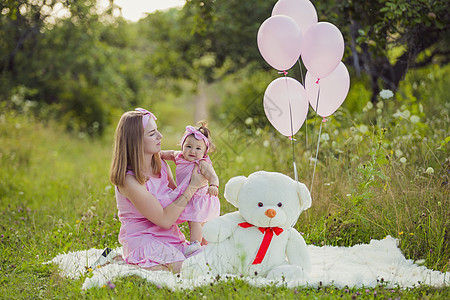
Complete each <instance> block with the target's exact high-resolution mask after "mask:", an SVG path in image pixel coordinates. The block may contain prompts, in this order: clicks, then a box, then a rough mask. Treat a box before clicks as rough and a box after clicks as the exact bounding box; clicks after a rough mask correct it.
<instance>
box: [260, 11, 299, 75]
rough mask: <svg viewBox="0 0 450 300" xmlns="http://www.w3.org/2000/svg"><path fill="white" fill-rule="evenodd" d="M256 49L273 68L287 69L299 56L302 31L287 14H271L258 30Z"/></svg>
mask: <svg viewBox="0 0 450 300" xmlns="http://www.w3.org/2000/svg"><path fill="white" fill-rule="evenodd" d="M257 42H258V49H259V52H260V53H261V55H262V57H263V58H264V59H265V60H266V61H267V63H268V64H269V65H271V66H272V67H273V68H275V69H277V70H280V71H285V70H289V69H290V68H291V67H292V66H293V65H294V64H295V63H296V62H297V60H298V58H299V57H300V51H301V47H302V33H301V31H300V28H299V27H298V25H297V23H295V21H294V20H293V19H292V18H290V17H288V16H273V17H270V18H268V19H267V20H265V21H264V22H263V23H262V24H261V26H260V27H259V30H258V37H257Z"/></svg>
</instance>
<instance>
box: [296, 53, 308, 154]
mask: <svg viewBox="0 0 450 300" xmlns="http://www.w3.org/2000/svg"><path fill="white" fill-rule="evenodd" d="M297 60H298V67H299V69H300V78H301V79H302V85H303V88H305V89H306V87H305V80H304V78H303V69H302V63H301V61H300V58H298V59H297ZM306 116H308V115H306ZM307 119H308V118H307ZM305 136H306V144H305V145H306V147H307V148H306V150H309V144H308V120H306V121H305Z"/></svg>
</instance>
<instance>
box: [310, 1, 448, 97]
mask: <svg viewBox="0 0 450 300" xmlns="http://www.w3.org/2000/svg"><path fill="white" fill-rule="evenodd" d="M315 5H316V8H317V10H318V14H319V19H320V18H321V17H322V20H323V19H324V18H325V20H326V21H329V22H332V23H334V24H336V25H337V26H338V27H339V28H340V29H341V31H342V32H343V34H344V37H345V40H346V44H347V46H348V49H347V51H346V52H347V53H348V55H347V61H348V63H349V64H350V65H352V66H353V67H354V68H355V70H356V72H357V74H359V73H360V72H361V71H364V72H366V73H367V74H368V75H369V77H370V82H371V89H372V102H376V101H377V97H376V96H377V95H378V92H379V91H380V89H381V88H387V89H391V90H393V91H396V90H397V88H398V85H399V82H400V81H401V80H402V79H403V78H404V75H405V74H406V72H407V70H408V69H409V68H417V67H422V66H425V65H427V64H429V63H431V62H433V63H439V64H447V63H448V62H449V56H448V54H449V40H450V36H449V34H450V31H449V28H450V25H449V21H450V17H449V14H448V2H447V1H443V0H437V1H433V0H416V1H409V0H396V1H389V0H377V1H364V0H352V1H315Z"/></svg>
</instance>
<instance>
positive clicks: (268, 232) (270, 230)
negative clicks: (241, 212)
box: [238, 222, 283, 265]
mask: <svg viewBox="0 0 450 300" xmlns="http://www.w3.org/2000/svg"><path fill="white" fill-rule="evenodd" d="M238 225H239V226H241V227H242V228H249V227H253V226H254V225H252V224H250V223H248V222H243V223H239V224H238ZM258 229H259V231H261V233H264V238H263V240H262V243H261V246H259V250H258V253H256V257H255V260H254V261H253V263H252V265H257V264H260V263H261V262H262V260H263V259H264V256H265V255H266V252H267V249H268V248H269V245H270V241H272V237H273V234H274V233H275V234H276V235H280V234H281V233H282V232H283V228H280V227H258Z"/></svg>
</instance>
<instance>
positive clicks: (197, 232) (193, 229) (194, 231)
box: [188, 222, 203, 243]
mask: <svg viewBox="0 0 450 300" xmlns="http://www.w3.org/2000/svg"><path fill="white" fill-rule="evenodd" d="M188 224H189V231H190V233H191V243H192V242H194V241H197V242H201V241H202V239H203V236H202V223H200V222H188Z"/></svg>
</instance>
